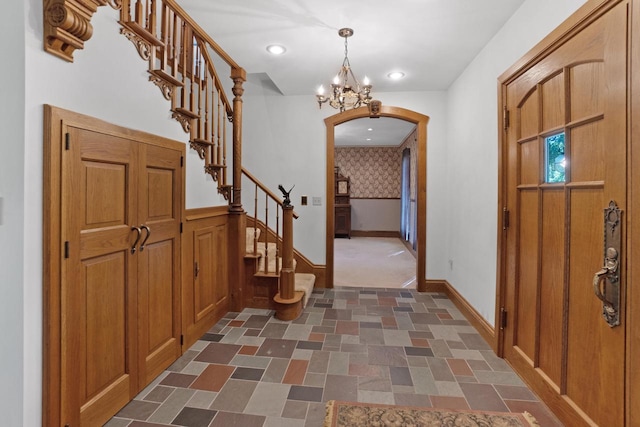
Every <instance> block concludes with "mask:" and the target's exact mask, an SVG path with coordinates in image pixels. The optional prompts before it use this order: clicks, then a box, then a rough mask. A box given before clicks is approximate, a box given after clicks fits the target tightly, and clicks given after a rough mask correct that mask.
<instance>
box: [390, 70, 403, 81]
mask: <svg viewBox="0 0 640 427" xmlns="http://www.w3.org/2000/svg"><path fill="white" fill-rule="evenodd" d="M387 77H389V78H390V79H391V80H400V79H401V78H403V77H404V73H403V72H402V71H393V72H391V73H389V74H387Z"/></svg>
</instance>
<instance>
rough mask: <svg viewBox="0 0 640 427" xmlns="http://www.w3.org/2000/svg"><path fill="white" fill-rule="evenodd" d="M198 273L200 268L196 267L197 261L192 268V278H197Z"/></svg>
mask: <svg viewBox="0 0 640 427" xmlns="http://www.w3.org/2000/svg"><path fill="white" fill-rule="evenodd" d="M199 273H200V266H199V265H198V261H196V262H195V265H194V266H193V277H198V274H199Z"/></svg>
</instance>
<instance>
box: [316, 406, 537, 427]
mask: <svg viewBox="0 0 640 427" xmlns="http://www.w3.org/2000/svg"><path fill="white" fill-rule="evenodd" d="M373 426H376V427H540V424H538V422H537V421H536V419H535V418H534V417H533V416H532V415H531V414H529V413H527V412H525V413H524V414H517V413H511V412H486V411H462V410H453V409H439V408H420V407H415V406H396V405H381V404H375V403H359V402H341V401H337V400H330V401H329V402H327V415H326V418H325V421H324V427H373Z"/></svg>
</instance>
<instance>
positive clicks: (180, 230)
mask: <svg viewBox="0 0 640 427" xmlns="http://www.w3.org/2000/svg"><path fill="white" fill-rule="evenodd" d="M180 233H182V222H180Z"/></svg>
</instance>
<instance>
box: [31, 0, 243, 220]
mask: <svg viewBox="0 0 640 427" xmlns="http://www.w3.org/2000/svg"><path fill="white" fill-rule="evenodd" d="M43 4H44V47H45V50H46V51H47V52H49V53H52V54H53V55H56V56H59V57H61V58H63V59H66V60H68V61H73V52H74V51H75V50H76V49H81V48H83V47H84V41H86V40H88V39H89V38H90V37H91V35H92V33H93V28H92V26H91V22H90V21H91V17H92V16H93V14H94V13H95V12H96V11H97V8H98V7H99V6H104V5H106V4H109V5H111V6H112V7H113V8H115V9H120V21H119V22H120V25H121V26H122V28H121V30H120V32H121V33H122V34H123V35H124V36H125V37H127V39H129V40H130V41H131V42H132V43H133V44H134V46H135V47H136V49H137V51H138V54H139V55H140V56H141V57H142V58H143V59H144V60H145V61H148V64H149V65H148V68H149V74H150V76H149V80H150V81H151V82H153V83H154V84H155V85H156V86H158V88H159V89H160V91H161V93H162V95H163V96H164V97H165V98H166V99H167V100H169V101H170V102H171V111H172V117H173V118H175V119H176V120H178V122H180V124H181V125H182V128H183V129H184V131H185V132H187V133H188V134H189V145H190V147H191V148H192V149H194V150H195V151H196V152H197V153H198V155H199V156H200V158H201V159H203V160H204V161H205V166H204V170H205V172H206V173H208V174H210V175H211V176H212V177H213V180H214V181H215V182H217V187H218V188H217V189H218V192H219V193H220V194H222V195H223V196H224V197H225V199H227V200H229V199H230V198H231V194H230V192H231V189H232V188H233V189H234V192H236V191H237V192H238V196H240V182H239V181H240V179H241V176H240V172H239V169H240V165H241V164H242V163H241V141H240V139H241V135H242V131H241V125H242V123H241V121H242V100H241V96H242V93H243V89H242V84H243V83H244V81H245V80H246V73H245V71H244V70H243V69H242V68H241V67H240V66H239V65H238V64H236V63H235V61H233V59H231V57H230V56H229V55H228V54H227V53H226V52H225V51H224V50H222V49H221V48H220V46H218V44H217V43H215V42H214V41H213V40H212V39H211V37H210V36H209V35H207V33H206V32H204V30H202V28H201V27H200V26H199V25H198V24H197V23H196V22H195V21H194V20H193V19H192V18H191V17H190V16H189V15H188V14H187V13H186V12H185V11H184V10H183V9H182V8H181V7H180V6H179V5H178V4H177V3H176V1H175V0H43ZM214 58H220V59H222V61H219V62H220V63H221V62H223V61H224V62H226V64H227V65H228V66H229V67H230V77H231V79H232V80H233V83H234V84H233V88H232V89H231V90H232V92H233V94H234V95H235V98H234V100H233V104H232V103H231V102H229V99H228V98H227V95H226V93H225V91H224V87H223V85H222V82H221V81H220V78H219V76H218V73H217V71H216V69H215V67H214V61H213V60H214ZM227 120H228V121H231V122H233V124H234V126H233V135H232V138H228V131H227ZM230 139H232V140H233V150H234V152H233V161H234V165H233V166H234V167H235V166H237V169H238V172H237V173H234V176H233V179H234V181H233V185H230V184H229V183H228V181H227V145H228V141H229V140H230ZM234 170H235V169H234ZM239 199H240V197H238V200H237V202H233V201H232V204H233V205H234V207H235V210H236V211H240V210H241V209H239V208H238V206H239V204H240V201H239Z"/></svg>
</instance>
